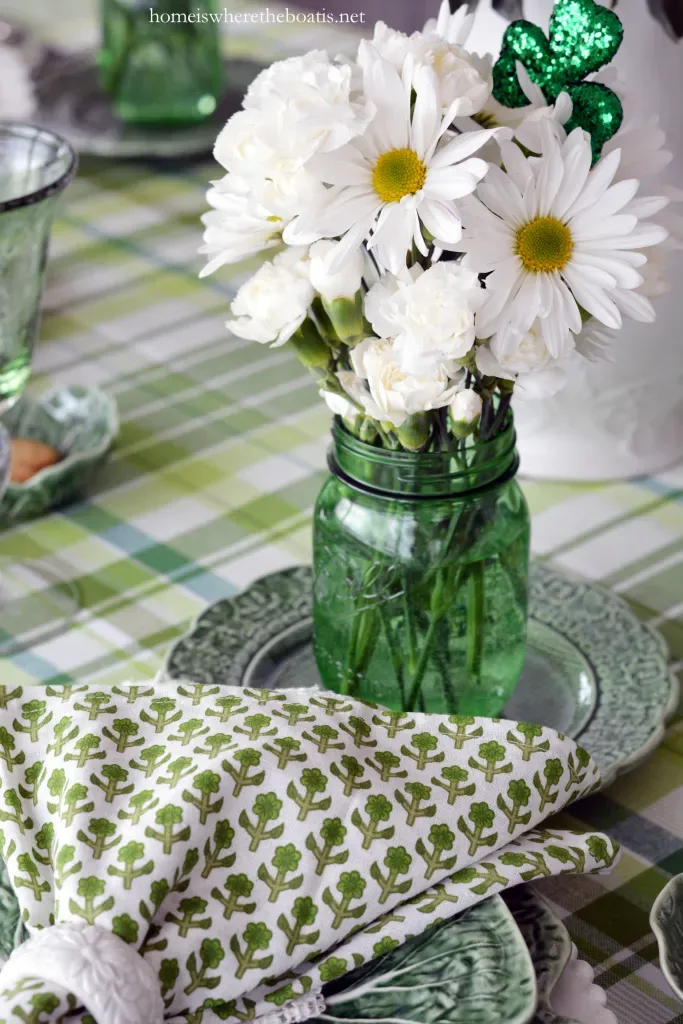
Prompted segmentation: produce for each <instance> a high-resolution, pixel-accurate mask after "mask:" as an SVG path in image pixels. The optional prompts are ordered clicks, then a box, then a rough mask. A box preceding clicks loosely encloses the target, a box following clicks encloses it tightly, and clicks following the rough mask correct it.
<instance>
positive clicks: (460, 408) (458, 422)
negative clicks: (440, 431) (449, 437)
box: [450, 388, 483, 437]
mask: <svg viewBox="0 0 683 1024" xmlns="http://www.w3.org/2000/svg"><path fill="white" fill-rule="evenodd" d="M482 405H483V402H482V400H481V395H478V394H477V392H476V391H474V390H473V389H472V388H466V389H465V390H464V391H458V393H457V395H455V397H454V398H453V401H452V402H451V405H450V413H451V430H452V432H453V434H454V435H455V437H467V436H468V434H471V433H472V432H473V431H474V430H475V428H476V426H477V423H478V422H479V417H480V416H481V409H482Z"/></svg>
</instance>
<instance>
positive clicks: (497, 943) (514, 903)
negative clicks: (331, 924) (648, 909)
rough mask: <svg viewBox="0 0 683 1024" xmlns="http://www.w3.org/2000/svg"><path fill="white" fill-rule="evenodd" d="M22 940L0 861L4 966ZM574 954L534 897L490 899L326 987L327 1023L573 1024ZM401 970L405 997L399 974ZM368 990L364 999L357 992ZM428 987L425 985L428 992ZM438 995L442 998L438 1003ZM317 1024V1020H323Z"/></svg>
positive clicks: (523, 893) (519, 891)
mask: <svg viewBox="0 0 683 1024" xmlns="http://www.w3.org/2000/svg"><path fill="white" fill-rule="evenodd" d="M24 938H25V932H24V929H23V926H22V924H21V922H20V920H19V907H18V904H17V901H16V898H15V896H14V893H13V891H12V888H11V885H10V882H9V878H8V876H7V872H6V870H5V867H4V864H3V863H2V861H0V964H1V963H2V962H3V961H4V960H5V959H6V958H7V957H8V956H9V954H10V953H11V952H12V950H13V949H14V948H15V946H16V945H18V944H19V943H20V942H22V941H23V940H24ZM570 951H571V940H570V938H569V935H568V934H567V931H566V930H565V928H564V925H563V924H562V923H561V922H560V921H559V920H558V918H557V917H555V915H554V914H553V913H552V911H550V909H549V908H548V907H547V905H546V904H545V903H544V902H543V900H542V899H541V898H540V897H539V896H538V895H537V893H535V891H534V890H533V889H531V888H529V887H527V886H520V887H518V888H516V889H514V890H511V891H510V892H509V893H506V895H505V901H503V900H502V899H501V897H500V896H493V897H491V898H490V899H487V900H484V901H483V902H481V903H479V904H477V906H475V907H472V909H471V910H468V911H466V912H465V913H464V914H462V915H460V916H459V917H456V918H452V919H451V920H449V921H445V922H443V923H441V924H439V925H437V926H435V927H433V928H431V929H429V930H428V931H427V932H425V933H424V934H423V935H421V936H417V937H416V938H414V939H411V940H409V941H408V942H407V943H405V944H404V945H402V946H400V947H399V948H398V949H395V950H393V951H392V952H391V953H388V954H386V955H385V956H384V957H381V958H379V959H377V960H374V961H372V963H371V964H369V965H367V966H366V967H365V968H362V969H359V970H358V971H354V972H352V973H351V974H348V975H345V976H344V977H343V978H340V979H339V981H337V982H333V983H332V984H330V985H329V986H327V987H326V989H325V995H326V998H328V1002H329V1004H330V1005H329V1009H328V1013H327V1015H326V1019H327V1018H329V1017H331V1018H332V1019H334V1020H339V1021H344V1020H350V1019H353V1020H355V1021H363V1020H367V1021H370V1020H372V1021H380V1020H387V1019H391V1020H395V1019H396V1018H397V1017H400V1019H401V1020H403V1021H413V1022H415V1024H526V1022H529V1024H574V1022H573V1021H571V1020H569V1019H567V1018H559V1017H557V1016H556V1015H555V1014H554V1013H553V1012H552V1010H551V1009H550V997H551V993H552V989H553V987H554V986H555V984H556V983H557V980H558V978H559V977H560V975H561V973H562V970H563V969H564V967H565V965H566V963H567V961H568V959H569V955H570ZM396 970H401V971H402V972H403V973H402V975H401V985H402V987H404V988H405V989H406V991H405V992H404V993H403V994H402V995H401V996H400V997H399V996H397V994H396V991H395V985H396V982H395V977H396V976H395V975H394V981H393V982H392V985H391V991H389V990H388V987H387V975H388V973H389V971H392V972H393V971H396ZM360 984H362V985H363V996H362V999H361V998H359V997H358V996H357V994H356V996H355V997H354V996H353V991H352V990H356V992H357V989H358V986H359V985H360ZM425 986H426V987H425ZM435 991H438V997H435ZM318 1024H321V1022H318Z"/></svg>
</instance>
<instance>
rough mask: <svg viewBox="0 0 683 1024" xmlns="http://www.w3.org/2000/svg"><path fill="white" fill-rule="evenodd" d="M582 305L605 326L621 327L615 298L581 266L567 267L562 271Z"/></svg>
mask: <svg viewBox="0 0 683 1024" xmlns="http://www.w3.org/2000/svg"><path fill="white" fill-rule="evenodd" d="M562 276H563V277H564V279H565V281H566V283H567V284H568V285H569V287H570V288H571V290H572V292H573V294H574V297H575V299H576V301H577V302H578V304H579V305H580V306H583V308H584V309H585V310H586V312H588V313H590V314H591V315H592V316H594V317H596V318H597V319H598V320H599V321H600V323H602V324H604V325H605V327H611V328H613V329H614V328H617V327H621V314H620V313H619V309H618V308H617V306H616V304H615V302H614V301H613V299H610V298H609V296H608V295H607V294H606V292H605V291H604V289H602V288H600V287H598V286H597V285H594V284H593V283H592V279H591V278H592V275H591V274H590V272H588V273H586V272H585V271H582V270H581V268H579V267H573V266H572V267H565V269H564V270H563V272H562Z"/></svg>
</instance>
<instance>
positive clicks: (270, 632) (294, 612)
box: [166, 564, 678, 786]
mask: <svg viewBox="0 0 683 1024" xmlns="http://www.w3.org/2000/svg"><path fill="white" fill-rule="evenodd" d="M311 578H312V577H311V570H310V569H309V568H308V567H300V568H295V569H285V570H283V571H282V572H277V573H273V575H271V576H265V577H264V578H263V579H260V580H257V581H256V582H255V583H254V584H252V586H250V587H249V588H248V589H247V590H245V591H244V592H243V593H241V594H238V595H236V596H235V597H231V598H227V599H225V600H222V601H218V602H217V603H216V604H213V605H211V606H210V607H209V608H208V609H207V610H206V611H205V612H203V613H202V614H201V615H200V616H199V618H198V619H197V621H196V622H195V624H194V625H193V627H192V629H191V631H190V633H189V634H188V635H187V636H186V637H184V638H183V639H181V640H180V641H178V642H177V643H176V644H175V646H174V647H173V648H172V649H171V651H170V653H169V655H168V657H167V660H166V671H167V672H168V674H169V675H170V676H171V677H173V678H174V679H180V678H190V679H192V680H194V681H195V682H201V683H210V684H216V683H224V684H226V685H231V686H255V687H266V688H281V689H292V688H293V689H297V688H310V687H316V686H320V681H319V677H318V673H317V669H316V666H315V661H314V658H313V651H312V647H311V635H312V622H311V617H310V616H311ZM677 699H678V683H677V681H676V678H675V677H674V675H673V673H671V672H670V670H669V667H668V652H667V649H666V645H665V643H664V641H663V640H662V638H661V636H660V635H659V634H658V633H656V632H655V631H654V630H652V629H650V628H649V627H648V626H647V625H645V624H644V623H642V622H640V621H639V620H638V619H637V618H636V617H635V615H634V614H633V613H632V612H631V611H630V609H629V608H628V605H626V604H625V602H624V601H622V600H621V598H619V597H617V596H616V595H615V594H612V593H610V592H609V591H607V590H603V589H602V588H601V587H598V586H595V585H594V584H589V583H582V582H579V581H577V580H573V579H570V578H568V577H567V576H565V575H564V574H563V573H561V572H559V571H557V570H556V569H552V568H550V567H548V566H546V565H541V564H536V565H533V566H532V570H531V594H530V623H529V645H528V652H527V659H526V662H525V665H524V668H523V670H522V676H521V679H520V682H519V685H518V687H517V689H516V691H515V693H514V695H513V697H512V698H511V700H510V701H509V702H508V704H507V705H506V707H505V712H504V713H505V716H506V717H508V718H512V719H517V720H521V721H532V722H538V723H539V724H541V725H549V726H552V727H553V728H555V729H557V730H558V732H562V733H565V734H566V735H569V736H572V737H574V738H575V739H579V738H580V741H581V744H582V745H583V746H584V747H586V748H587V749H588V750H589V751H590V753H591V754H592V755H593V757H594V758H595V760H596V761H597V763H598V766H599V768H600V771H601V775H602V783H603V785H604V786H607V785H609V783H610V782H611V781H612V780H613V779H614V778H615V776H616V775H618V774H619V773H621V772H624V771H628V770H629V769H631V768H632V767H634V765H636V764H637V763H638V762H639V761H641V760H642V759H643V758H645V757H647V755H648V754H649V753H650V752H651V751H652V750H653V749H654V747H655V746H656V745H657V743H659V741H660V739H661V737H662V735H663V732H664V726H665V724H666V721H667V719H668V717H669V716H670V715H671V714H672V713H673V710H674V708H675V706H676V702H677Z"/></svg>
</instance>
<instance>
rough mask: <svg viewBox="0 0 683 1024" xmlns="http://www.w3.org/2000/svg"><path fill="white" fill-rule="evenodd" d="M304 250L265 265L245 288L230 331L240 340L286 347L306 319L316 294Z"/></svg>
mask: <svg viewBox="0 0 683 1024" xmlns="http://www.w3.org/2000/svg"><path fill="white" fill-rule="evenodd" d="M305 254H306V253H305V250H301V249H295V250H286V251H285V252H283V253H280V254H279V255H277V256H276V257H275V259H274V260H273V261H272V263H264V264H263V266H261V267H259V269H258V270H257V271H256V273H255V274H254V275H253V277H251V278H249V280H248V281H247V282H246V283H245V284H243V285H242V287H241V288H240V289H239V291H238V292H237V295H236V296H235V298H234V299H233V301H232V304H231V306H230V309H231V311H232V314H233V316H234V317H235V318H236V319H234V320H228V322H227V327H228V328H229V330H231V331H232V333H233V334H236V335H237V336H238V337H240V338H247V339H248V340H250V341H258V342H260V343H261V344H271V345H273V347H277V346H279V345H284V343H285V342H286V341H288V340H289V338H291V336H292V335H293V334H294V332H295V331H296V329H297V327H299V326H300V325H301V324H302V323H303V321H304V320H305V319H306V314H307V313H308V308H309V306H310V304H311V302H312V301H313V296H314V294H315V292H314V290H313V286H312V285H311V282H310V280H309V276H308V270H309V268H308V261H307V260H306V259H304V258H303V257H304V256H305Z"/></svg>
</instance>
